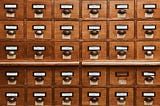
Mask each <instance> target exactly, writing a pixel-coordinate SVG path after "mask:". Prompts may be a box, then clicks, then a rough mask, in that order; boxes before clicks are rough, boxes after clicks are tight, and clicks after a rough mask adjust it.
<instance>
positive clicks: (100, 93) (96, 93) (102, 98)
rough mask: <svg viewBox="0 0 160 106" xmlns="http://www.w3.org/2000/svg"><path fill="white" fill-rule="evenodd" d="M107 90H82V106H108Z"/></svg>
mask: <svg viewBox="0 0 160 106" xmlns="http://www.w3.org/2000/svg"><path fill="white" fill-rule="evenodd" d="M106 95H107V94H106V88H82V105H83V106H89V105H101V106H106V99H107V96H106Z"/></svg>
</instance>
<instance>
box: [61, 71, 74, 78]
mask: <svg viewBox="0 0 160 106" xmlns="http://www.w3.org/2000/svg"><path fill="white" fill-rule="evenodd" d="M61 76H62V77H65V76H73V72H61Z"/></svg>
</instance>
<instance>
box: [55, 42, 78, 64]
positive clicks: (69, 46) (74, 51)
mask: <svg viewBox="0 0 160 106" xmlns="http://www.w3.org/2000/svg"><path fill="white" fill-rule="evenodd" d="M55 51H56V53H55V59H56V60H58V61H78V59H79V43H78V42H72V43H70V42H56V43H55Z"/></svg>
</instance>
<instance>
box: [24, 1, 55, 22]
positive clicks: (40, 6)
mask: <svg viewBox="0 0 160 106" xmlns="http://www.w3.org/2000/svg"><path fill="white" fill-rule="evenodd" d="M51 4H52V2H51V1H50V0H46V1H44V0H38V1H36V0H27V18H35V19H50V18H52V14H51V13H52V12H51Z"/></svg>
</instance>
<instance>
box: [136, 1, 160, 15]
mask: <svg viewBox="0 0 160 106" xmlns="http://www.w3.org/2000/svg"><path fill="white" fill-rule="evenodd" d="M137 10H138V11H137V18H159V17H160V14H159V11H160V5H159V1H158V2H157V1H156V0H152V1H142V0H139V1H137Z"/></svg>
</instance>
